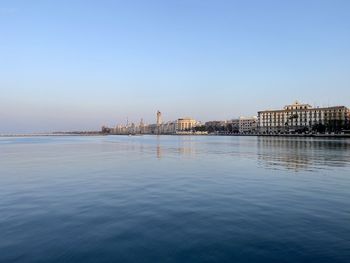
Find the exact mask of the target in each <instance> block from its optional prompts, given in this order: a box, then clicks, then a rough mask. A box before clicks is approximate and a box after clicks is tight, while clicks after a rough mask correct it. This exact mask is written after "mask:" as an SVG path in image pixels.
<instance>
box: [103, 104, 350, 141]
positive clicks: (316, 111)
mask: <svg viewBox="0 0 350 263" xmlns="http://www.w3.org/2000/svg"><path fill="white" fill-rule="evenodd" d="M349 125H350V110H349V109H348V108H347V107H345V106H334V107H322V108H320V107H312V106H311V105H309V104H303V103H299V102H298V101H295V102H294V103H293V104H290V105H286V106H285V107H284V108H282V109H277V110H264V111H259V112H258V115H257V116H253V117H240V118H237V119H232V120H226V121H208V122H206V123H204V124H203V123H202V122H199V121H196V120H195V119H193V118H179V119H177V120H175V121H168V122H163V120H162V113H161V112H160V111H158V112H157V116H156V123H155V124H144V122H143V120H142V119H141V121H140V123H139V124H134V123H131V124H128V123H127V124H126V125H117V126H115V127H113V128H108V127H102V132H103V133H111V134H187V133H191V134H192V133H198V134H208V133H217V134H222V133H224V134H286V133H287V134H290V133H309V132H318V133H324V132H344V131H346V130H349V129H350V127H349Z"/></svg>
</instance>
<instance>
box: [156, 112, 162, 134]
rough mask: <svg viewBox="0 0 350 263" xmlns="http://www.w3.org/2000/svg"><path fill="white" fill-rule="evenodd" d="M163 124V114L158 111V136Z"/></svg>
mask: <svg viewBox="0 0 350 263" xmlns="http://www.w3.org/2000/svg"><path fill="white" fill-rule="evenodd" d="M161 124H162V113H161V112H160V111H157V134H160V125H161Z"/></svg>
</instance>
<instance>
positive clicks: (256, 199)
mask: <svg viewBox="0 0 350 263" xmlns="http://www.w3.org/2000/svg"><path fill="white" fill-rule="evenodd" d="M0 262H46V263H47V262H152V263H153V262H171V263H172V262H194V263H195V262H250V263H254V262H270V263H271V262H278V263H283V262H293V263H295V262H308V263H312V262H315V263H322V262H333V263H337V262H344V263H345V262H350V140H347V139H315V138H278V137H220V136H192V137H191V136H100V137H99V136H95V137H79V136H71V137H70V136H57V137H53V136H52V137H51V136H46V137H3V138H0Z"/></svg>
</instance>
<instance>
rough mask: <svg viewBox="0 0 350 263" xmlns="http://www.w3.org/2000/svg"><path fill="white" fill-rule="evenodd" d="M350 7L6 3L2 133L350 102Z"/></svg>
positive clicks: (0, 4)
mask: <svg viewBox="0 0 350 263" xmlns="http://www.w3.org/2000/svg"><path fill="white" fill-rule="evenodd" d="M349 14H350V1H348V0H344V1H341V0H328V1H325V0H317V1H316V0H315V1H314V0H308V1H305V0H300V1H299V0H290V1H288V0H285V1H280V0H275V1H272V0H264V1H261V0H256V1H253V0H244V1H243V0H241V1H235V0H230V1H224V0H159V1H155V0H147V1H144V0H142V1H136V0H128V1H118V0H114V1H108V0H98V1H97V0H95V1H92V0H81V1H79V0H69V1H66V0H59V1H58V0H57V1H50V0H45V1H44V0H42V1H39V0H32V1H26V0H22V1H17V0H0V133H32V132H50V131H72V130H99V129H100V127H101V126H102V125H108V126H114V125H116V124H118V123H125V122H126V119H127V118H128V119H129V122H135V123H138V122H139V121H140V119H141V118H143V119H144V121H145V122H147V123H154V122H155V116H156V111H157V110H160V111H161V112H162V114H163V119H164V120H165V121H168V120H174V119H177V118H179V117H193V118H195V119H197V120H201V121H208V120H225V119H232V118H235V117H239V116H253V115H256V114H257V111H259V110H265V109H279V108H281V107H283V106H284V105H286V104H290V103H292V102H293V101H295V100H299V101H301V102H305V103H309V104H311V105H316V106H328V105H329V106H331V105H345V106H348V107H349V106H350V15H349Z"/></svg>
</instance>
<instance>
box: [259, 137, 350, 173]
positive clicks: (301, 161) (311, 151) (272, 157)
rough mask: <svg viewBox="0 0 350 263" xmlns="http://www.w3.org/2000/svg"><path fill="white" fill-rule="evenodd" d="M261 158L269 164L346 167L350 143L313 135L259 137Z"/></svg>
mask: <svg viewBox="0 0 350 263" xmlns="http://www.w3.org/2000/svg"><path fill="white" fill-rule="evenodd" d="M257 144H258V145H257V146H258V159H259V160H260V161H263V164H264V165H266V166H268V167H279V166H282V167H284V168H286V169H293V170H296V171H299V170H309V169H322V167H324V166H327V167H333V166H346V165H348V162H349V159H350V153H349V151H348V150H349V149H350V142H349V141H347V140H324V139H313V138H300V139H299V138H282V137H258V138H257Z"/></svg>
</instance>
